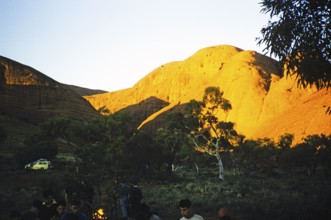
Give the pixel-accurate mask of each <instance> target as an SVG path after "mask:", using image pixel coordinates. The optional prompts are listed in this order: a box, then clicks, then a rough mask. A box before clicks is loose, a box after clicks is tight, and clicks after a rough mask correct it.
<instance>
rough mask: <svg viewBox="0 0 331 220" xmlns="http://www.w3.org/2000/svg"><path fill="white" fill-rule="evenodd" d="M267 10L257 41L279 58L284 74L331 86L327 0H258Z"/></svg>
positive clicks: (330, 9) (329, 8)
mask: <svg viewBox="0 0 331 220" xmlns="http://www.w3.org/2000/svg"><path fill="white" fill-rule="evenodd" d="M260 4H261V5H262V10H261V11H262V13H270V20H269V22H268V25H267V26H266V27H264V28H262V30H261V33H262V37H261V38H258V39H257V40H258V44H259V45H262V44H265V46H266V47H265V49H264V51H266V52H267V53H270V54H271V55H273V56H275V57H277V58H279V60H280V63H281V65H282V68H284V70H285V71H286V73H287V74H290V75H294V74H298V75H297V77H298V83H299V85H302V86H303V87H306V86H308V85H310V86H311V85H316V86H317V88H323V87H330V86H331V44H330V41H331V23H330V17H331V1H330V0H316V1H298V0H286V1H285V0H262V1H261V2H260Z"/></svg>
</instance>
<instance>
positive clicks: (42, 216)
mask: <svg viewBox="0 0 331 220" xmlns="http://www.w3.org/2000/svg"><path fill="white" fill-rule="evenodd" d="M43 198H44V201H43V202H42V201H41V200H38V199H35V200H33V201H32V203H31V207H30V208H29V209H28V210H26V211H24V212H22V213H21V212H19V211H17V210H12V211H11V212H10V213H9V219H10V220H89V217H88V214H87V213H86V212H84V211H83V210H81V209H80V208H81V200H79V199H72V200H70V201H68V200H67V199H63V200H60V201H56V200H55V199H54V194H53V192H52V191H51V190H46V191H44V193H43Z"/></svg>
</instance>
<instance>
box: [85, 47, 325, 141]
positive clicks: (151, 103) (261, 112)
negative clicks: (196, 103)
mask: <svg viewBox="0 0 331 220" xmlns="http://www.w3.org/2000/svg"><path fill="white" fill-rule="evenodd" d="M278 67H279V66H278V63H277V61H275V60H273V59H271V58H269V57H266V56H264V55H261V54H259V53H257V52H254V51H244V50H242V49H239V48H236V47H233V46H229V45H220V46H214V47H208V48H203V49H201V50H199V51H197V52H196V53H195V54H193V55H192V56H191V57H188V58H187V59H185V60H183V61H177V62H171V63H167V64H164V65H162V66H160V67H158V68H156V69H155V70H154V71H152V72H150V73H149V74H147V75H146V76H145V77H144V78H142V79H141V80H139V81H138V82H137V83H136V84H135V85H134V86H133V87H132V88H129V89H125V90H120V91H115V92H109V93H104V94H98V95H92V96H85V98H86V99H87V100H88V101H89V102H90V103H91V104H92V105H93V106H94V107H95V108H96V109H103V108H107V109H108V110H110V112H116V111H119V110H122V109H127V110H129V111H130V112H131V113H132V115H133V117H134V119H135V121H136V124H137V126H138V127H139V128H142V129H146V130H149V131H150V132H152V131H155V130H156V129H157V128H158V127H160V126H162V121H163V120H164V117H163V116H164V115H165V114H166V112H168V111H170V110H176V109H177V108H180V107H181V106H182V105H185V103H187V102H189V101H190V100H191V99H196V100H201V99H202V96H203V92H204V89H205V88H206V87H208V86H218V87H220V89H221V90H222V91H224V97H225V98H227V99H229V100H230V102H231V104H232V107H233V108H232V110H231V111H230V113H229V115H228V117H227V120H229V121H232V122H235V123H236V129H237V131H239V132H240V133H241V134H243V135H245V136H246V137H247V138H254V139H255V138H264V137H270V138H274V139H275V140H277V139H278V138H279V136H281V135H283V134H285V133H290V134H294V136H295V141H300V140H301V138H303V137H306V136H307V135H310V134H321V133H324V134H331V116H330V115H327V114H325V112H326V108H327V106H328V105H330V102H331V93H330V91H326V90H320V91H317V90H316V89H314V88H306V89H303V88H299V87H298V86H297V82H296V80H295V78H291V77H286V76H283V73H282V72H281V71H280V69H279V68H278Z"/></svg>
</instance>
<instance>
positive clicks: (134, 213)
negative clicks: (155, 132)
mask: <svg viewBox="0 0 331 220" xmlns="http://www.w3.org/2000/svg"><path fill="white" fill-rule="evenodd" d="M113 193H114V195H113V198H114V201H113V202H114V203H115V204H114V206H112V209H113V210H112V214H113V215H111V216H109V219H112V218H114V219H116V220H117V219H121V220H161V217H160V216H158V215H157V214H156V213H155V212H153V211H152V210H151V208H150V207H149V206H148V204H146V203H142V199H143V196H142V190H141V189H140V188H139V187H138V185H137V184H131V185H129V184H126V183H119V184H117V187H115V189H114V192H113ZM43 198H44V201H40V200H37V199H36V200H34V201H32V203H31V207H30V208H29V209H28V210H27V211H25V212H23V213H21V212H19V211H17V210H12V211H11V212H10V214H9V219H10V220H90V219H94V218H93V215H91V213H89V211H88V209H86V205H88V203H89V201H88V200H86V201H85V200H84V201H82V200H81V199H78V198H77V197H75V196H72V195H71V196H70V198H68V195H67V194H66V196H65V198H64V199H63V200H60V201H56V200H55V198H54V194H53V192H52V191H51V190H46V191H44V192H43ZM82 202H83V204H82ZM86 203H87V204H86ZM117 204H119V205H120V207H116V205H117ZM83 207H85V209H84V208H83ZM178 208H179V213H180V214H181V218H180V220H204V218H203V217H202V216H201V215H199V214H196V213H195V212H194V211H193V208H192V202H191V201H190V200H189V199H183V200H180V201H179V203H178ZM118 209H119V211H120V213H117V212H116V211H117V210H118ZM114 214H115V215H114ZM99 217H101V218H102V217H105V216H99ZM217 217H218V218H219V219H220V220H231V219H232V220H233V219H235V218H234V217H232V216H231V213H230V210H229V209H228V208H224V207H223V208H220V209H219V210H218V212H217ZM104 219H106V218H104Z"/></svg>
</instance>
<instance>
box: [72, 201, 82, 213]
mask: <svg viewBox="0 0 331 220" xmlns="http://www.w3.org/2000/svg"><path fill="white" fill-rule="evenodd" d="M79 208H80V201H79V200H76V199H75V200H72V201H71V202H70V210H71V211H72V212H73V213H76V212H78V210H79Z"/></svg>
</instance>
